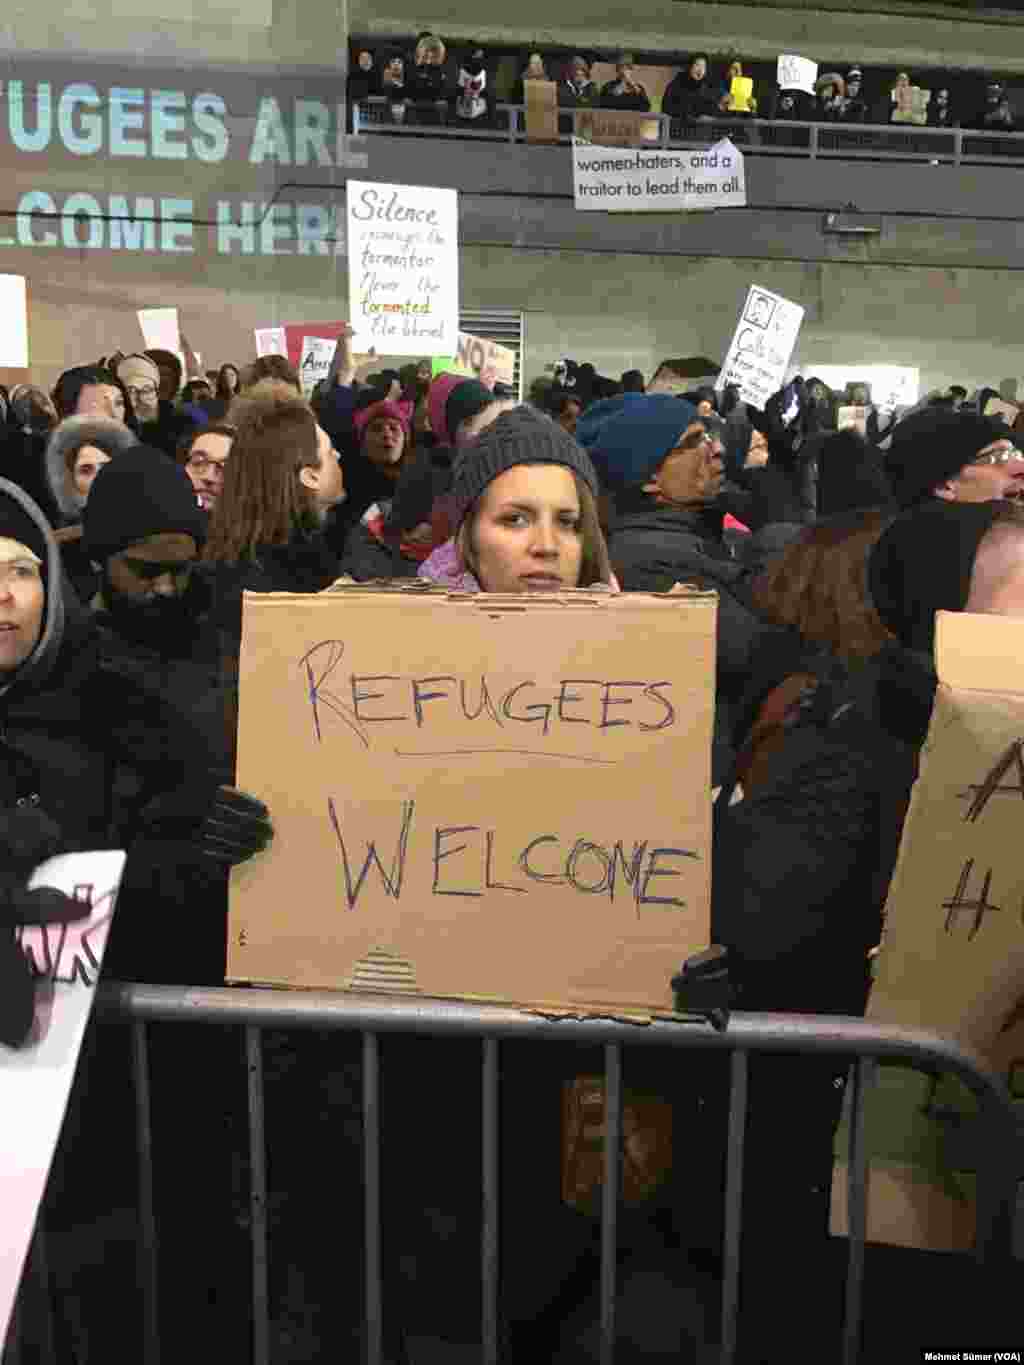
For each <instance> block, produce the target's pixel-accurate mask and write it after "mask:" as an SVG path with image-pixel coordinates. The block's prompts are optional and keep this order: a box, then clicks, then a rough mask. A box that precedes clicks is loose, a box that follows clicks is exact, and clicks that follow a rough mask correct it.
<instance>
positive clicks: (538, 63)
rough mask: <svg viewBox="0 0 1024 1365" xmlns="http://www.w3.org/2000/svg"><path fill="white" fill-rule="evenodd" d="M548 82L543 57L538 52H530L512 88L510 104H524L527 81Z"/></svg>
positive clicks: (548, 78)
mask: <svg viewBox="0 0 1024 1365" xmlns="http://www.w3.org/2000/svg"><path fill="white" fill-rule="evenodd" d="M546 80H550V77H549V76H548V73H547V68H546V67H545V65H544V57H543V55H542V54H541V53H540V52H531V53H530V54H529V56H528V57H527V59H526V65H525V66H524V67H523V70H522V74H521V75H520V77H519V79H518V80H517V81H516V83H515V85H514V86H513V87H512V103H513V104H525V103H526V82H527V81H546Z"/></svg>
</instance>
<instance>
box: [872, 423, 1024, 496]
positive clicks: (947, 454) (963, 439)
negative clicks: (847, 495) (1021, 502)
mask: <svg viewBox="0 0 1024 1365" xmlns="http://www.w3.org/2000/svg"><path fill="white" fill-rule="evenodd" d="M886 467H887V469H888V473H889V477H890V479H891V481H892V486H893V493H894V494H895V497H896V501H897V502H898V503H899V505H900V506H901V507H915V506H918V505H920V504H922V503H926V502H927V501H929V500H930V499H931V498H942V499H943V500H945V501H946V502H992V501H995V500H997V499H1000V498H1011V499H1016V498H1020V497H1021V495H1022V494H1024V455H1022V454H1021V452H1020V451H1019V450H1018V449H1017V447H1016V445H1015V443H1014V438H1013V433H1012V432H1010V431H1009V429H1008V428H1007V427H1006V425H1005V423H1003V422H1001V421H999V420H998V419H997V418H994V417H981V416H979V415H978V414H977V413H972V412H954V411H950V410H949V409H948V408H947V409H943V408H927V409H925V411H923V412H918V413H915V414H914V415H913V416H911V417H908V418H906V419H905V420H904V421H902V422H900V423H899V425H898V426H897V427H896V429H895V430H894V431H893V434H892V444H891V446H890V449H889V454H888V456H887V459H886Z"/></svg>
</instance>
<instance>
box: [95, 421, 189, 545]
mask: <svg viewBox="0 0 1024 1365" xmlns="http://www.w3.org/2000/svg"><path fill="white" fill-rule="evenodd" d="M173 532H178V533H180V534H182V535H186V536H191V537H192V539H193V540H194V541H195V542H196V545H197V546H199V545H204V544H205V543H206V533H207V516H206V513H205V512H204V511H203V510H202V508H201V507H200V506H199V503H198V501H197V499H196V493H195V489H194V488H193V487H192V483H191V481H190V479H189V477H188V475H187V474H186V473H185V470H184V468H183V467H182V466H181V465H179V464H175V462H174V461H173V460H171V459H169V458H168V457H167V456H166V455H164V454H163V453H162V452H161V451H159V450H154V449H153V448H152V447H151V446H137V447H136V448H135V449H134V450H129V451H126V452H125V454H123V455H119V456H118V457H117V459H116V460H111V462H110V464H108V465H104V466H103V468H102V469H101V470H100V472H99V473H98V474H97V475H96V478H95V481H94V482H93V485H92V488H91V489H90V490H89V500H88V502H87V503H86V504H85V511H84V512H83V513H82V544H83V546H84V548H85V551H86V553H87V554H88V555H90V557H91V558H92V559H94V560H96V561H97V562H99V563H103V562H104V561H105V560H107V559H109V558H110V556H111V555H116V554H120V553H121V551H122V550H126V549H127V548H128V546H129V545H137V544H138V543H139V541H141V540H145V539H146V538H147V537H149V536H158V535H163V534H168V533H173Z"/></svg>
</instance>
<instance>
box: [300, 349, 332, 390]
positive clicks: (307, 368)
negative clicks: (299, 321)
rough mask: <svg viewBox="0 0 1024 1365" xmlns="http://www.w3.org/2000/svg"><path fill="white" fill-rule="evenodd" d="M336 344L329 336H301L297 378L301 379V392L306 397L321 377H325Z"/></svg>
mask: <svg viewBox="0 0 1024 1365" xmlns="http://www.w3.org/2000/svg"><path fill="white" fill-rule="evenodd" d="M337 346H338V343H337V341H334V340H332V338H330V337H303V338H302V350H301V352H300V354H301V357H302V358H301V360H300V361H299V379H300V380H301V381H302V392H303V394H304V395H305V397H306V398H308V397H309V396H310V394H311V393H312V392H313V390H314V389H315V388H316V386H317V385H318V384H319V383H320V381H321V380H322V379H326V378H327V374H328V371H329V370H330V368H331V361H332V360H333V359H334V352H335V350H336V349H337Z"/></svg>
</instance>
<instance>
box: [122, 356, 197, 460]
mask: <svg viewBox="0 0 1024 1365" xmlns="http://www.w3.org/2000/svg"><path fill="white" fill-rule="evenodd" d="M117 377H118V379H120V381H121V383H122V384H123V385H124V388H125V392H126V393H127V395H128V400H129V402H130V403H131V405H132V412H133V413H134V414H135V418H136V421H137V422H138V426H139V440H140V441H142V442H143V443H144V444H145V445H150V446H155V447H156V449H157V450H162V451H163V452H164V454H165V455H170V456H172V457H173V456H174V455H175V453H176V451H177V449H178V445H179V443H180V442H181V441H182V439H183V438H184V437H185V436H186V435H187V434H188V433H189V432H191V431H193V430H194V429H195V423H194V422H193V421H192V419H191V418H190V417H188V416H186V415H184V414H183V413H180V412H178V411H177V410H176V409H175V407H174V405H173V403H169V402H167V401H166V400H165V399H162V398H161V397H160V370H159V369H158V367H157V365H156V362H155V361H153V360H151V359H150V358H149V356H146V355H129V356H125V358H124V359H123V360H122V361H121V363H120V365H118V367H117Z"/></svg>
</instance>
